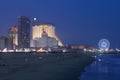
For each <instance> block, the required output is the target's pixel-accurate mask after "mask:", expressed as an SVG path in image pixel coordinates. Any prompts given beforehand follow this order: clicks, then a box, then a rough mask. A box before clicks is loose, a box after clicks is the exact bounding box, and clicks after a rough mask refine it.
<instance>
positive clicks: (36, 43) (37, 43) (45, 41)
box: [31, 30, 58, 48]
mask: <svg viewBox="0 0 120 80" xmlns="http://www.w3.org/2000/svg"><path fill="white" fill-rule="evenodd" d="M31 42H32V45H31V47H34V48H56V47H58V41H57V40H56V39H55V38H52V37H49V36H48V34H47V33H46V31H44V30H43V32H42V35H41V38H35V39H33V40H32V41H31Z"/></svg>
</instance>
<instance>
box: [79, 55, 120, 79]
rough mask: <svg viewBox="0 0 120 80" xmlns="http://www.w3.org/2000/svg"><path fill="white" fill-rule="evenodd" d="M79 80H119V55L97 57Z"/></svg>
mask: <svg viewBox="0 0 120 80" xmlns="http://www.w3.org/2000/svg"><path fill="white" fill-rule="evenodd" d="M79 80H120V54H101V55H98V56H97V61H95V62H93V63H92V64H91V65H90V66H88V67H86V68H85V72H83V73H82V75H81V76H80V77H79Z"/></svg>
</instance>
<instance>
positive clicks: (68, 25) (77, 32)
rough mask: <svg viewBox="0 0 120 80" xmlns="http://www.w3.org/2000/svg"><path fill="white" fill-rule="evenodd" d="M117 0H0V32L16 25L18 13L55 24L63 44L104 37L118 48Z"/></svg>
mask: <svg viewBox="0 0 120 80" xmlns="http://www.w3.org/2000/svg"><path fill="white" fill-rule="evenodd" d="M119 4H120V1H119V0H12V1H11V0H0V27H1V29H0V35H4V34H6V33H7V29H8V28H10V27H12V26H14V25H17V24H18V22H17V21H18V17H19V16H28V17H29V18H30V20H32V19H33V18H34V17H36V18H37V19H38V20H40V21H43V22H50V23H54V24H55V28H56V33H57V35H58V36H59V37H60V39H61V40H62V41H63V43H64V44H90V45H93V46H94V47H96V48H98V41H99V40H100V39H102V38H106V39H108V40H109V41H110V43H111V47H110V48H117V47H118V48H120V5H119Z"/></svg>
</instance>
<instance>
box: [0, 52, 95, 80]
mask: <svg viewBox="0 0 120 80" xmlns="http://www.w3.org/2000/svg"><path fill="white" fill-rule="evenodd" d="M94 60H95V59H94V58H93V57H91V55H90V54H89V55H87V54H84V53H0V80H77V79H78V77H79V76H80V74H81V73H82V72H83V71H84V69H85V67H87V66H88V65H89V64H91V63H92V62H93V61H94Z"/></svg>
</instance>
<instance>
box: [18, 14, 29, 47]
mask: <svg viewBox="0 0 120 80" xmlns="http://www.w3.org/2000/svg"><path fill="white" fill-rule="evenodd" d="M18 46H19V48H29V47H30V20H29V18H28V17H26V16H20V17H19V18H18Z"/></svg>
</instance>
